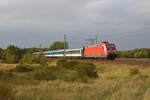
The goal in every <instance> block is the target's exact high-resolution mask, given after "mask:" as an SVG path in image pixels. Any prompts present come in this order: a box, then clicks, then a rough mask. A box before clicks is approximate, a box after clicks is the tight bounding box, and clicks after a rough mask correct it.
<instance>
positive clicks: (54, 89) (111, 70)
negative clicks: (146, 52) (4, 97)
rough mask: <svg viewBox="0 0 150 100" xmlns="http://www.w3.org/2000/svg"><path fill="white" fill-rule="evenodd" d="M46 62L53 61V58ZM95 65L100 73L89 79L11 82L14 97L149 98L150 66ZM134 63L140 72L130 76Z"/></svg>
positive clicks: (69, 99) (64, 99)
mask: <svg viewBox="0 0 150 100" xmlns="http://www.w3.org/2000/svg"><path fill="white" fill-rule="evenodd" d="M49 65H55V62H51V63H50V64H49ZM0 66H1V67H0V70H6V69H7V70H8V69H11V68H14V67H15V66H16V65H5V64H1V65H0ZM4 66H5V67H6V68H4ZM96 66H97V70H98V75H99V77H98V78H97V79H91V80H90V81H89V82H88V83H77V82H75V83H68V82H64V81H60V80H55V81H38V82H36V83H35V84H21V83H19V84H18V83H17V84H14V83H13V84H12V86H13V91H14V97H15V99H16V100H150V95H149V94H150V68H149V67H147V68H140V67H138V66H131V65H111V64H96ZM134 67H136V68H138V69H139V73H137V74H136V75H134V76H131V75H130V69H131V68H134ZM28 82H29V83H30V81H28Z"/></svg>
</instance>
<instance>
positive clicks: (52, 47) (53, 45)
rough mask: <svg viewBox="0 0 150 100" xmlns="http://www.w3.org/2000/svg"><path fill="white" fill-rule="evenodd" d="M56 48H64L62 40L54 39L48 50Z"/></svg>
mask: <svg viewBox="0 0 150 100" xmlns="http://www.w3.org/2000/svg"><path fill="white" fill-rule="evenodd" d="M68 48H69V47H68V43H66V49H68ZM58 49H64V42H61V41H56V42H54V43H53V44H52V45H51V46H50V50H58Z"/></svg>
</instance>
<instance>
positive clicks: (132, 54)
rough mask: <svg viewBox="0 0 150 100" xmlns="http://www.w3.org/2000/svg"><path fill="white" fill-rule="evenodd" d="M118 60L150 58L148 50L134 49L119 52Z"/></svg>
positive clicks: (149, 50)
mask: <svg viewBox="0 0 150 100" xmlns="http://www.w3.org/2000/svg"><path fill="white" fill-rule="evenodd" d="M118 57H119V58H150V49H149V48H142V49H134V50H128V51H119V52H118Z"/></svg>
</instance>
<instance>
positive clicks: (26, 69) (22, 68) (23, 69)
mask: <svg viewBox="0 0 150 100" xmlns="http://www.w3.org/2000/svg"><path fill="white" fill-rule="evenodd" d="M10 71H15V72H20V73H21V72H31V71H33V67H32V66H29V65H17V66H16V68H15V69H12V70H10Z"/></svg>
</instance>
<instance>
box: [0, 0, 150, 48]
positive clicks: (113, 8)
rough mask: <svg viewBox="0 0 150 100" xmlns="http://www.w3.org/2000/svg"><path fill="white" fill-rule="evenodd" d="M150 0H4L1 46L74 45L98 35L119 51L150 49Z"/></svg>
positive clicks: (0, 2) (0, 7) (0, 16)
mask: <svg viewBox="0 0 150 100" xmlns="http://www.w3.org/2000/svg"><path fill="white" fill-rule="evenodd" d="M149 5H150V0H0V48H6V47H7V46H8V45H10V44H12V45H16V46H18V47H21V48H29V47H39V46H40V44H41V45H42V47H43V48H45V47H49V46H50V45H51V44H52V43H53V42H54V41H63V38H64V37H63V36H64V34H66V37H67V41H68V44H69V46H70V48H81V47H83V46H84V45H87V44H88V43H89V42H88V39H95V37H96V35H97V36H98V40H99V42H102V41H110V42H113V43H115V44H116V46H117V49H118V50H129V49H135V48H150V6H149Z"/></svg>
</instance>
